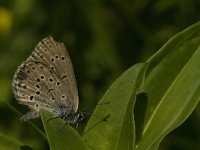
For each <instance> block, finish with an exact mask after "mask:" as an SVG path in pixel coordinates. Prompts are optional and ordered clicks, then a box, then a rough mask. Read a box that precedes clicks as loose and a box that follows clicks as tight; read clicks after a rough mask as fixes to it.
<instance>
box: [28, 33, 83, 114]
mask: <svg viewBox="0 0 200 150" xmlns="http://www.w3.org/2000/svg"><path fill="white" fill-rule="evenodd" d="M32 56H33V57H34V59H36V60H38V61H40V62H42V63H44V64H47V65H48V67H49V68H50V69H51V70H52V71H53V72H54V73H55V74H56V75H57V76H58V77H59V78H60V80H61V82H62V83H63V84H64V85H65V88H66V92H65V93H66V94H67V101H68V103H70V104H71V107H72V110H73V111H74V112H76V111H77V109H78V102H79V99H78V90H77V85H76V79H75V75H74V70H73V65H72V62H71V59H70V56H69V54H68V52H67V49H66V48H65V46H64V44H63V43H58V42H56V41H54V39H53V38H52V37H51V36H49V37H47V38H45V39H43V40H42V41H41V42H40V43H38V45H37V46H36V50H35V51H34V52H33V53H32ZM61 103H63V105H65V106H68V104H67V105H66V103H65V102H64V101H61Z"/></svg>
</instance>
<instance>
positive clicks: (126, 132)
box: [83, 63, 147, 150]
mask: <svg viewBox="0 0 200 150" xmlns="http://www.w3.org/2000/svg"><path fill="white" fill-rule="evenodd" d="M146 67H147V65H146V64H144V63H141V64H136V65H135V66H133V67H131V68H130V69H128V70H127V71H125V72H124V73H123V74H122V75H121V76H120V77H119V78H118V79H117V80H116V81H115V82H114V83H113V84H112V85H111V87H110V88H109V89H108V90H107V92H106V93H105V95H104V96H103V97H102V99H101V100H100V102H99V104H98V105H97V107H96V108H95V110H94V113H93V114H92V115H93V116H91V118H90V120H89V122H88V124H87V126H86V128H85V131H84V135H83V139H84V141H85V142H86V143H87V145H88V146H89V147H90V148H91V149H95V150H111V149H112V150H121V149H126V150H132V149H133V148H134V145H135V126H134V118H133V106H134V103H135V95H136V92H137V89H138V87H139V86H140V84H141V83H142V81H143V77H144V76H143V75H144V72H145V70H146ZM95 116H96V117H95ZM103 118H104V119H103Z"/></svg>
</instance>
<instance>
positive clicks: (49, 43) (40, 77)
mask: <svg viewBox="0 0 200 150" xmlns="http://www.w3.org/2000/svg"><path fill="white" fill-rule="evenodd" d="M13 90H14V93H15V96H16V97H17V99H18V101H19V103H21V104H24V105H27V106H29V107H30V108H31V109H32V111H30V112H29V113H27V114H26V115H25V116H24V117H23V118H22V119H23V120H28V119H31V118H36V117H38V116H39V114H38V112H39V110H40V109H41V108H46V109H49V110H50V111H56V110H57V109H59V108H66V109H70V110H71V111H73V112H76V111H77V108H78V91H77V87H76V81H75V76H74V71H73V67H72V63H71V60H70V57H69V55H68V53H67V50H66V49H65V46H64V44H63V43H57V42H55V41H54V40H53V38H52V37H47V38H45V39H43V40H42V41H41V42H39V43H38V45H37V46H36V48H35V51H33V53H32V54H31V56H30V57H29V58H28V59H27V60H26V61H25V62H24V63H23V64H22V65H21V66H19V67H18V69H17V72H16V73H15V76H14V79H13Z"/></svg>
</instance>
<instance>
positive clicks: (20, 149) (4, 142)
mask: <svg viewBox="0 0 200 150" xmlns="http://www.w3.org/2000/svg"><path fill="white" fill-rule="evenodd" d="M0 149H2V150H31V148H30V147H28V146H25V145H24V144H22V143H21V142H20V141H18V140H16V139H12V138H10V137H8V136H6V135H3V134H0Z"/></svg>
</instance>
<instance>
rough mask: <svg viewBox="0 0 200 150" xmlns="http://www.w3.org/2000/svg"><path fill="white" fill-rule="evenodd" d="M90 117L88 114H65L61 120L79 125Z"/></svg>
mask: <svg viewBox="0 0 200 150" xmlns="http://www.w3.org/2000/svg"><path fill="white" fill-rule="evenodd" d="M87 116H88V113H87V112H76V113H71V114H66V113H63V114H62V115H61V118H62V119H63V120H64V121H65V122H66V123H68V124H77V123H79V122H81V121H83V120H84V119H85V118H86V117H87Z"/></svg>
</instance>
